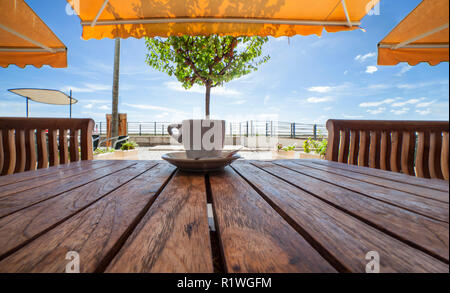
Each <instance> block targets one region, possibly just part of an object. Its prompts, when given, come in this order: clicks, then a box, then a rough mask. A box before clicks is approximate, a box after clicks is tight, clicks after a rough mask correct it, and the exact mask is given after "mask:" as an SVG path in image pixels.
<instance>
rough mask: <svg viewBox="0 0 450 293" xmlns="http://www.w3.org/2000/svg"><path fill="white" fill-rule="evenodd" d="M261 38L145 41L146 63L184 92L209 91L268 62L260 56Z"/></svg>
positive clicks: (198, 37)
mask: <svg viewBox="0 0 450 293" xmlns="http://www.w3.org/2000/svg"><path fill="white" fill-rule="evenodd" d="M267 41H268V38H263V37H231V36H223V37H222V36H215V35H213V36H195V37H194V36H181V37H177V36H173V37H168V38H147V39H146V45H147V48H148V51H149V52H148V54H147V58H146V62H147V64H148V65H150V66H151V67H153V68H155V69H157V70H159V71H162V72H165V73H167V74H169V75H170V76H172V75H173V76H175V77H176V78H177V79H178V81H180V82H181V83H182V85H183V87H184V88H186V89H189V88H191V87H192V86H193V85H194V84H198V85H203V86H206V87H209V88H212V87H216V86H221V85H223V84H224V83H225V82H229V81H231V80H232V79H234V78H238V77H241V76H243V75H246V74H248V73H250V72H252V71H255V70H257V68H258V66H259V65H261V64H262V63H264V62H266V61H267V60H269V58H270V57H269V56H262V46H263V44H264V43H266V42H267Z"/></svg>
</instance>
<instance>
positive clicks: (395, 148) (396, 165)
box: [390, 131, 403, 173]
mask: <svg viewBox="0 0 450 293" xmlns="http://www.w3.org/2000/svg"><path fill="white" fill-rule="evenodd" d="M402 142H403V133H402V132H400V131H393V132H392V133H391V155H390V167H391V171H394V172H398V173H399V172H401V170H402V164H401V153H402Z"/></svg>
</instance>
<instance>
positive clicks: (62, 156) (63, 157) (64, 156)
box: [59, 129, 69, 164]
mask: <svg viewBox="0 0 450 293" xmlns="http://www.w3.org/2000/svg"><path fill="white" fill-rule="evenodd" d="M67 133H68V131H67V129H59V162H60V164H67V163H69V144H68V142H67Z"/></svg>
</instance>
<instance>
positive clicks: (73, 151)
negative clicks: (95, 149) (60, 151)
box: [70, 129, 80, 162]
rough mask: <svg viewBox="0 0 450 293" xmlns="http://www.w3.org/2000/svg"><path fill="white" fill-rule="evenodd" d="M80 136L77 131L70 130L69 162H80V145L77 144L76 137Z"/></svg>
mask: <svg viewBox="0 0 450 293" xmlns="http://www.w3.org/2000/svg"><path fill="white" fill-rule="evenodd" d="M79 136H80V130H79V129H71V130H70V161H71V162H76V161H79V160H80V152H79V150H78V148H79V146H80V144H79V142H78V137H79Z"/></svg>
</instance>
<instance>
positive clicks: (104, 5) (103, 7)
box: [91, 0, 109, 26]
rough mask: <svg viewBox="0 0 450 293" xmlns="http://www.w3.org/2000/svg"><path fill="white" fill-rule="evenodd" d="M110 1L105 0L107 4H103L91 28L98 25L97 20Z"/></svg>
mask: <svg viewBox="0 0 450 293" xmlns="http://www.w3.org/2000/svg"><path fill="white" fill-rule="evenodd" d="M108 1H109V0H105V2H103V5H102V7H101V8H100V10H99V11H98V12H97V15H96V16H95V18H94V21H93V22H92V23H91V26H95V25H96V24H97V20H98V18H99V17H100V15H101V14H102V12H103V10H104V9H105V7H106V4H108Z"/></svg>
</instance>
